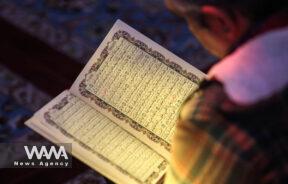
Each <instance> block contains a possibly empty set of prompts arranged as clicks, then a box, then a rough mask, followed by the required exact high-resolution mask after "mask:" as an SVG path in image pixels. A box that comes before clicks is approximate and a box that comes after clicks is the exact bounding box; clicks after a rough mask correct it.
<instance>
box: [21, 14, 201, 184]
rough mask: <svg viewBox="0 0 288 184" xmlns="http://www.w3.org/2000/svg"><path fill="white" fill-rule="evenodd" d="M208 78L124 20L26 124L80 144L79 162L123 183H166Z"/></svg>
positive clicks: (56, 139) (60, 140) (55, 139)
mask: <svg viewBox="0 0 288 184" xmlns="http://www.w3.org/2000/svg"><path fill="white" fill-rule="evenodd" d="M67 70H69V66H68V67H67ZM204 76H205V75H204V74H203V73H202V72H200V71H199V70H197V69H196V68H194V67H193V66H191V65H190V64H188V63H186V62H185V61H183V60H182V59H180V58H178V57H177V56H175V55H174V54H172V53H171V52H169V51H167V50H166V49H164V48H163V47H161V46H159V45H158V44H156V43H155V42H153V41H152V40H150V39H149V38H147V37H145V36H144V35H142V34H141V33H139V32H137V31H136V30H134V29H133V28H131V27H129V26H128V25H126V24H125V23H123V22H122V21H120V20H118V21H117V22H116V23H115V24H114V26H113V27H112V29H111V30H110V31H109V33H108V35H107V36H106V37H105V39H104V41H103V42H102V43H101V44H100V46H99V48H98V49H97V51H96V52H95V53H94V55H93V56H92V58H91V59H90V60H89V62H88V63H87V65H86V66H85V68H84V69H83V71H82V72H81V73H80V75H79V76H78V78H77V79H76V81H75V82H74V84H73V85H72V87H71V88H70V89H69V90H66V91H63V92H62V93H61V94H60V95H58V96H57V97H56V98H54V99H53V100H52V101H51V102H49V103H48V104H47V105H45V106H44V107H43V108H42V109H40V110H39V111H38V112H36V113H35V114H34V116H33V117H32V118H31V119H29V120H28V121H27V122H26V123H25V124H26V125H28V126H29V127H30V128H32V129H33V130H35V131H36V132H38V133H39V134H41V135H42V136H44V137H46V138H47V139H49V140H50V141H52V142H54V143H56V144H57V143H72V153H71V154H72V155H73V156H75V157H76V158H78V159H79V160H81V161H83V162H84V163H85V164H87V165H89V166H90V167H92V168H93V169H95V170H97V171H98V172H100V173H102V174H103V175H104V176H106V177H108V178H110V179H111V180H112V181H114V182H116V183H129V184H134V183H135V184H136V183H137V184H139V183H147V184H148V183H160V182H161V179H162V178H163V176H164V174H165V171H166V168H167V166H168V159H169V150H170V144H171V137H172V136H173V132H174V129H175V123H176V120H177V118H178V114H179V109H180V106H181V104H182V103H183V101H184V100H185V99H186V97H187V96H188V95H189V94H190V93H192V92H193V91H194V90H196V89H197V88H198V84H199V82H200V80H201V79H202V78H203V77H204Z"/></svg>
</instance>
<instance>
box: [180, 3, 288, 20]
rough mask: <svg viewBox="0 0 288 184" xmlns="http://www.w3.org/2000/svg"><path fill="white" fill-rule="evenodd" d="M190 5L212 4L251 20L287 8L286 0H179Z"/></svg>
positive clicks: (263, 17) (230, 13)
mask: <svg viewBox="0 0 288 184" xmlns="http://www.w3.org/2000/svg"><path fill="white" fill-rule="evenodd" d="M178 1H179V0H178ZM180 1H182V2H185V3H187V4H191V5H198V6H201V5H214V6H217V7H219V8H221V9H224V10H225V11H226V12H227V13H228V14H229V15H230V16H233V12H234V10H237V11H238V12H240V13H241V14H242V15H243V16H245V17H247V18H248V19H250V20H251V21H261V20H264V19H266V18H267V17H269V16H270V15H272V14H274V13H277V12H280V11H285V10H286V11H287V10H288V1H287V0H180Z"/></svg>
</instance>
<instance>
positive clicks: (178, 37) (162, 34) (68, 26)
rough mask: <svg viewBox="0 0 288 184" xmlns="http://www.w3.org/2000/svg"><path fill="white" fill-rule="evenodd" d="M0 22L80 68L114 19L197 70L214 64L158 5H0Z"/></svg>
mask: <svg viewBox="0 0 288 184" xmlns="http://www.w3.org/2000/svg"><path fill="white" fill-rule="evenodd" d="M0 17H2V18H4V19H6V20H8V21H9V22H11V23H13V24H14V25H16V26H18V27H19V28H21V29H23V30H25V31H27V32H29V33H30V34H32V35H34V36H36V37H37V38H39V39H40V40H43V41H45V42H46V43H47V44H49V45H50V46H51V47H53V48H56V49H57V50H59V51H61V52H63V53H64V54H67V55H68V56H70V57H72V58H74V59H75V60H77V61H79V62H81V63H86V62H87V60H88V59H89V58H90V56H91V55H92V53H93V52H94V51H95V49H96V48H97V46H98V45H99V44H100V42H101V41H102V40H103V38H104V36H105V35H106V34H107V32H108V30H109V29H110V28H111V26H112V25H113V23H114V22H115V21H116V20H117V19H118V18H119V19H122V20H123V21H124V22H126V23H128V24H129V25H131V26H132V27H134V28H136V29H137V30H139V31H140V32H142V33H144V34H145V35H147V36H148V37H150V38H151V39H152V40H154V41H156V42H158V43H159V44H160V45H163V46H164V47H165V48H167V49H168V50H170V51H172V52H173V53H175V54H177V55H179V56H181V57H182V58H183V59H184V60H186V61H188V62H189V63H191V64H192V65H193V66H195V67H197V68H199V69H203V68H206V67H207V66H208V65H209V64H211V62H213V61H214V58H213V57H211V56H210V55H209V54H207V52H206V51H205V50H204V49H203V48H202V47H201V46H200V45H199V43H198V42H197V41H196V39H195V38H194V37H193V36H192V35H191V33H190V32H189V30H188V28H187V25H186V23H185V22H184V21H183V20H182V19H179V18H177V17H176V16H174V15H172V14H171V13H170V12H169V11H168V10H167V9H166V8H165V6H164V4H163V1H162V0H121V1H115V0H70V1H66V0H9V1H6V0H0Z"/></svg>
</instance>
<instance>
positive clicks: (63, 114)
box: [27, 91, 167, 183]
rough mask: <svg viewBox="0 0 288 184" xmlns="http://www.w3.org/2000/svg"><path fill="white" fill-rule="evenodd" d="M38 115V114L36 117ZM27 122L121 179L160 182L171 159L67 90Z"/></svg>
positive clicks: (94, 165) (77, 154) (121, 181)
mask: <svg viewBox="0 0 288 184" xmlns="http://www.w3.org/2000/svg"><path fill="white" fill-rule="evenodd" d="M35 117H36V118H35ZM35 117H34V119H33V120H30V121H29V122H28V123H27V125H28V126H30V127H31V128H32V129H34V130H35V131H37V132H39V133H40V134H42V135H43V136H45V137H46V138H48V139H49V140H51V141H54V142H55V143H57V142H58V143H63V141H65V142H72V154H73V155H75V156H76V157H78V158H79V159H80V160H82V161H83V162H85V163H86V164H88V165H89V166H91V167H92V168H94V169H96V170H97V171H99V172H100V173H102V174H103V175H106V176H107V177H109V178H111V179H112V180H114V181H115V182H117V183H156V182H157V181H158V180H159V179H160V178H161V177H162V176H163V175H164V173H165V170H166V166H167V161H166V160H165V159H164V158H163V157H162V156H161V155H159V154H158V153H157V152H155V151H154V150H152V149H151V148H150V147H149V146H147V145H145V144H144V143H142V142H141V141H139V140H138V139H137V138H135V137H134V136H133V135H131V134H130V133H129V132H127V131H126V130H124V129H123V128H121V127H120V126H118V125H117V124H115V123H114V122H112V121H111V120H110V119H109V118H107V117H105V116H104V115H102V114H101V113H99V112H97V111H96V110H95V109H94V108H92V107H91V106H89V105H87V104H86V103H85V102H84V101H82V100H81V99H80V98H78V97H76V96H74V95H73V94H71V93H70V92H68V91H66V92H63V93H62V94H60V95H59V96H58V97H56V99H54V100H53V101H52V102H50V103H49V104H48V105H46V106H45V107H44V108H42V109H41V110H40V111H39V112H37V113H36V115H35Z"/></svg>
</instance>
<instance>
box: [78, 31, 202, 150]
mask: <svg viewBox="0 0 288 184" xmlns="http://www.w3.org/2000/svg"><path fill="white" fill-rule="evenodd" d="M120 38H124V39H125V40H127V41H129V42H130V43H132V44H133V45H135V46H136V47H138V48H140V49H142V50H143V51H144V52H146V53H148V54H149V55H151V56H152V57H154V58H156V59H157V60H159V61H160V62H162V63H163V64H165V65H167V66H168V67H169V68H171V69H173V70H174V71H176V72H177V73H179V74H181V75H182V76H184V77H186V78H187V79H189V80H191V81H192V82H194V83H196V84H199V82H200V79H199V78H198V77H197V76H196V75H194V74H193V73H191V72H188V71H186V70H184V69H183V68H182V67H181V66H180V65H178V64H176V63H174V62H173V61H170V60H169V59H166V58H165V57H164V56H163V55H162V54H161V53H159V52H158V51H156V50H153V49H151V48H149V47H148V46H147V45H146V44H145V43H143V42H142V41H140V40H137V39H135V38H134V37H132V36H131V35H130V34H129V33H127V32H126V31H123V30H119V31H117V32H116V33H115V34H114V35H113V37H112V40H111V41H110V42H108V43H107V45H106V47H105V48H104V49H103V50H102V52H101V54H100V57H99V58H98V59H97V62H95V63H94V64H93V65H92V67H91V68H90V70H89V71H88V73H87V74H85V79H84V80H82V81H81V82H80V84H79V92H80V94H81V95H82V96H84V97H86V98H89V99H91V100H92V101H94V103H95V104H97V105H98V106H100V107H101V108H103V109H107V110H108V111H109V112H111V113H112V114H113V115H114V116H115V117H117V118H118V119H120V120H124V121H125V122H127V123H129V125H130V126H131V127H132V128H133V129H135V130H137V131H139V132H142V133H143V134H145V135H147V137H148V138H149V139H150V140H152V141H153V142H155V143H158V144H160V145H161V146H164V147H165V149H166V150H168V151H170V148H171V146H170V144H169V143H168V142H167V141H165V140H163V139H162V138H161V137H159V136H157V135H155V134H154V133H153V132H151V131H150V130H148V129H146V128H145V127H143V126H141V125H140V124H139V123H137V122H136V121H134V120H133V119H132V118H130V117H128V116H127V115H125V114H123V113H122V112H120V111H119V110H117V109H116V108H114V107H113V106H111V105H109V104H108V103H106V102H105V101H104V100H102V99H101V98H99V97H98V96H96V95H94V94H93V93H91V92H90V91H88V90H87V89H86V86H87V85H86V77H87V75H88V74H90V73H92V72H96V71H97V70H98V69H99V67H100V66H101V64H102V63H103V62H104V60H105V59H106V57H107V56H108V55H109V52H108V46H109V43H111V42H112V41H115V40H119V39H120Z"/></svg>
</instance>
